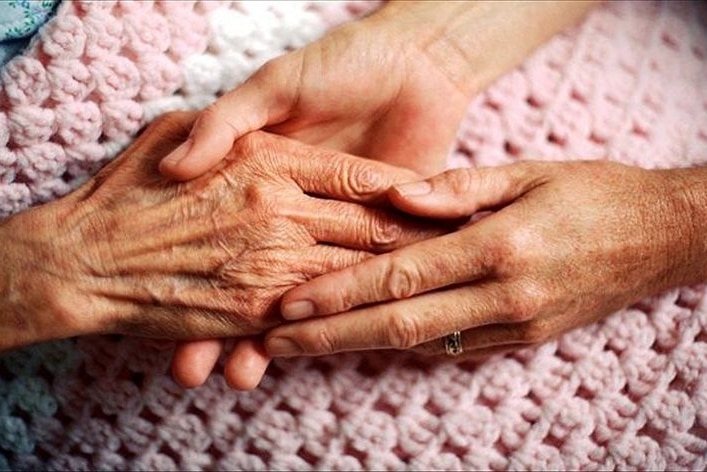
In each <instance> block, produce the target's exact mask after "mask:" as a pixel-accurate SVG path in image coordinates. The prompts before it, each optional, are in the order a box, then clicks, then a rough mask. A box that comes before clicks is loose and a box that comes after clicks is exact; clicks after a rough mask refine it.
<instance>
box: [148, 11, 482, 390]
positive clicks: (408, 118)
mask: <svg viewBox="0 0 707 472" xmlns="http://www.w3.org/2000/svg"><path fill="white" fill-rule="evenodd" d="M374 16H375V15H374ZM430 31H431V29H430V28H429V27H428V25H427V26H423V27H414V26H412V25H409V24H403V25H402V27H392V25H391V22H390V21H383V20H381V19H379V18H374V17H371V18H367V19H364V20H362V21H358V22H354V23H350V24H348V25H345V26H343V27H341V28H339V29H337V30H335V31H333V32H332V33H330V34H328V35H327V36H325V37H324V38H322V39H321V40H319V41H317V42H315V43H312V44H310V45H308V46H306V47H305V48H303V49H300V50H297V51H293V52H291V53H289V54H286V55H284V56H281V57H279V58H276V59H274V60H272V61H270V62H268V63H267V64H265V65H264V66H263V67H262V68H261V69H260V70H258V71H257V72H256V73H255V74H254V75H253V76H252V77H251V78H249V79H248V81H246V82H245V83H244V84H243V85H241V86H240V87H238V88H236V89H235V90H233V91H231V92H230V93H227V94H226V95H224V96H223V97H221V98H220V99H219V100H217V101H216V102H215V103H214V104H212V105H211V106H210V107H208V108H207V109H206V110H204V111H203V112H201V114H200V116H199V118H198V120H197V122H196V124H195V126H194V128H193V129H192V132H191V134H190V136H189V139H188V140H187V141H186V142H185V143H183V144H182V145H181V146H180V147H179V148H177V149H176V150H175V151H174V152H173V153H172V154H171V155H169V156H167V157H166V158H165V159H164V160H163V161H162V162H161V164H160V170H161V171H162V172H163V173H164V174H165V175H168V176H170V177H172V178H176V179H179V180H186V179H189V178H193V177H195V176H197V175H200V174H201V173H202V172H205V171H206V170H207V169H209V168H210V167H212V166H213V165H215V164H217V163H218V162H219V161H220V160H221V159H222V158H223V156H224V155H226V153H227V151H228V150H229V149H230V148H231V146H232V145H233V143H234V141H235V140H237V139H238V138H239V137H241V136H243V135H244V134H246V133H248V132H249V131H251V130H256V129H261V128H265V129H267V130H268V131H271V132H274V133H277V134H281V135H284V136H288V137H291V138H295V139H297V140H299V141H302V142H305V143H309V144H314V145H321V146H323V147H326V148H330V149H335V150H339V151H343V152H347V153H351V154H356V155H359V156H363V157H368V158H371V159H375V160H378V161H382V162H386V163H390V164H394V165H399V166H403V167H407V168H410V169H413V170H415V171H417V172H419V173H421V174H423V175H432V174H434V173H437V172H440V171H441V170H443V168H444V165H445V162H446V156H447V153H448V151H449V148H450V146H451V143H452V140H453V138H454V135H455V132H456V129H457V126H458V123H459V121H460V120H461V117H462V116H463V113H464V110H465V109H466V106H467V104H468V101H469V97H470V93H469V92H468V91H466V90H464V89H463V86H462V85H460V83H458V82H456V81H455V80H454V79H453V78H450V76H449V75H448V74H449V71H448V70H446V69H445V68H444V67H443V64H442V63H440V62H438V61H437V60H436V59H435V58H434V56H433V55H430V54H428V53H427V52H426V51H425V50H424V46H425V44H426V43H429V42H430V41H432V39H431V38H429V37H428V36H427V33H429V32H430ZM221 345H222V343H221V341H216V340H214V341H203V342H189V343H185V344H183V345H180V346H179V348H178V349H177V352H176V353H175V359H174V361H173V372H174V374H175V377H176V378H177V380H178V381H179V382H180V383H181V384H182V385H185V386H196V385H199V384H201V383H202V382H203V381H204V380H205V379H206V377H207V376H208V374H209V373H210V372H211V369H212V368H213V365H214V364H215V362H216V360H217V358H218V356H219V353H220V352H221ZM255 352H260V353H261V354H259V355H254V356H251V355H250V354H249V353H255ZM264 359H265V358H264V357H263V356H262V349H260V348H259V344H258V343H257V342H253V341H248V340H243V341H240V342H239V343H238V344H237V345H236V347H235V351H234V353H233V354H232V355H231V361H230V362H229V363H228V364H227V368H226V377H227V379H228V380H229V383H230V384H231V385H234V386H237V385H245V386H250V385H252V382H245V383H243V382H242V381H241V380H239V379H241V378H246V377H249V376H250V375H249V374H248V372H249V371H250V370H253V371H255V372H260V371H262V370H263V369H264V365H263V362H264ZM236 365H239V366H240V367H238V368H236ZM238 370H240V372H241V373H242V375H241V376H240V377H239V378H236V377H234V375H235V373H236V372H237V371H238ZM232 374H233V375H232Z"/></svg>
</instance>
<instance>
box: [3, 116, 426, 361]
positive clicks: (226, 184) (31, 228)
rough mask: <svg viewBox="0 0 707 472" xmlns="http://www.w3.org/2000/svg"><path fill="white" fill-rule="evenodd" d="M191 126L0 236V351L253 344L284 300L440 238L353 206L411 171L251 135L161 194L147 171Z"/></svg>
mask: <svg viewBox="0 0 707 472" xmlns="http://www.w3.org/2000/svg"><path fill="white" fill-rule="evenodd" d="M193 121H194V115H192V114H184V113H183V114H172V115H169V116H167V117H165V118H163V119H160V120H158V122H157V123H156V124H154V125H153V126H151V127H150V128H149V129H148V130H147V131H145V132H144V133H143V135H142V136H141V137H140V138H139V139H138V140H137V141H136V143H135V144H134V145H133V146H132V147H131V148H130V149H129V150H127V151H126V152H125V153H124V154H123V155H122V156H121V157H120V158H118V159H117V160H116V161H114V162H113V163H111V164H110V165H109V166H107V167H106V168H105V169H104V170H102V171H101V172H100V173H99V174H98V175H97V176H96V177H95V178H93V179H91V180H90V181H89V182H88V183H86V184H85V185H84V186H83V187H81V188H80V189H79V190H77V191H76V192H74V193H73V194H71V195H69V196H67V197H65V198H63V199H61V200H58V201H56V202H54V203H51V204H48V205H45V206H41V207H37V208H34V209H32V210H30V211H28V212H26V213H23V214H20V215H17V216H16V217H13V218H11V219H9V220H8V221H6V222H4V223H3V224H2V225H0V232H1V234H2V240H3V243H4V245H6V247H8V246H9V247H10V248H12V250H6V251H3V259H4V269H3V271H1V272H2V273H0V282H2V283H0V288H2V291H3V293H2V297H0V301H2V303H3V306H2V307H1V308H2V310H0V311H2V316H3V317H4V318H3V320H8V321H7V322H3V323H2V330H7V329H9V328H12V326H11V325H14V324H15V323H16V324H17V326H16V327H18V328H21V329H18V330H15V332H16V333H19V334H13V335H12V336H13V338H12V339H9V334H8V336H4V335H3V345H4V346H5V347H13V346H16V345H20V344H22V343H23V342H24V341H30V342H31V341H39V340H44V339H51V338H56V337H65V336H75V335H81V334H89V333H123V334H131V335H141V336H152V337H165V338H198V337H202V338H203V337H215V336H219V337H220V336H241V335H246V334H254V333H259V332H261V331H262V330H264V329H265V328H268V327H272V326H274V325H275V324H277V323H279V322H280V320H281V318H280V317H279V310H278V307H277V306H276V304H277V300H278V299H279V297H280V296H281V294H282V293H283V292H284V291H285V290H287V289H288V288H291V287H293V286H295V285H296V284H300V283H303V282H305V281H306V280H308V279H310V278H311V277H313V276H316V275H320V274H323V273H326V272H329V271H331V270H334V269H341V268H343V267H346V266H348V265H350V264H352V263H355V262H359V261H361V260H363V259H365V258H366V257H370V254H371V252H379V251H384V250H389V249H392V248H394V247H399V246H401V245H404V244H408V243H410V242H411V241H414V240H418V239H421V238H425V237H429V236H431V235H433V234H439V232H438V230H426V229H425V228H424V227H422V226H420V225H419V224H417V223H413V222H412V220H410V219H406V218H405V217H403V216H394V215H392V214H389V213H387V212H385V211H383V210H377V209H371V208H367V207H364V206H362V205H360V204H357V203H353V202H361V203H363V202H373V201H376V200H379V199H380V196H381V194H383V193H384V192H385V190H386V189H387V188H389V187H390V185H392V184H393V183H394V182H396V181H401V180H405V179H409V178H410V175H411V174H412V173H411V172H409V171H404V170H400V169H395V168H392V167H390V166H386V165H384V164H380V163H375V162H371V161H366V160H363V159H359V158H355V157H351V156H347V155H345V154H341V153H336V152H331V151H325V152H322V151H320V150H317V149H315V148H312V147H310V146H306V145H303V144H299V143H296V142H294V141H291V140H288V139H286V138H282V137H277V136H273V135H269V134H267V133H263V132H256V133H251V134H249V135H248V136H246V137H244V138H242V139H241V140H239V141H238V143H237V144H236V145H235V146H234V147H233V148H232V150H231V151H230V152H229V153H228V155H227V156H226V159H225V161H224V162H223V163H222V164H221V165H220V166H219V167H217V168H216V169H215V170H213V171H212V172H210V173H209V174H206V175H204V176H202V177H200V178H198V179H195V180H193V181H190V182H187V183H181V184H180V183H174V182H171V181H168V180H167V179H165V178H164V177H162V176H161V175H160V174H159V172H158V171H157V159H158V158H159V157H160V156H162V155H164V153H165V152H169V150H171V149H173V148H174V146H176V145H177V143H178V142H179V141H181V140H182V139H183V138H184V136H185V135H186V133H187V132H188V129H189V127H190V126H191V124H192V123H193ZM314 195H317V196H314ZM5 253H7V254H5ZM3 332H4V331H3ZM23 336H24V337H23ZM1 347H2V346H0V348H1Z"/></svg>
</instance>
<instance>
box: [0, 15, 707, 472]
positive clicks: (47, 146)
mask: <svg viewBox="0 0 707 472" xmlns="http://www.w3.org/2000/svg"><path fill="white" fill-rule="evenodd" d="M367 9H370V6H367V5H363V6H362V5H360V4H357V3H349V4H314V5H308V4H307V3H299V2H298V3H285V4H270V3H262V2H256V3H252V4H245V3H243V4H231V2H221V3H218V4H216V3H214V2H208V3H196V4H195V3H193V2H165V3H152V2H140V3H127V2H126V3H115V2H95V3H93V2H79V3H70V2H64V3H63V4H62V5H61V6H60V8H59V11H58V13H57V16H56V17H55V18H53V19H52V20H51V21H50V22H49V23H48V24H47V25H45V27H44V28H43V29H42V30H41V33H40V35H39V36H38V37H37V38H36V39H35V40H34V42H33V43H32V44H31V45H30V48H29V49H28V50H27V51H26V52H25V53H23V55H21V56H18V57H16V58H15V59H13V60H12V61H11V62H10V63H9V64H8V66H7V67H6V68H5V69H4V70H3V71H2V81H3V89H2V93H1V94H0V95H1V98H0V211H1V212H2V214H3V215H9V214H12V213H15V212H18V211H21V210H23V209H25V208H27V207H28V206H30V205H32V204H35V203H41V202H45V201H49V200H52V199H55V198H57V197H59V196H61V195H63V194H65V193H67V192H69V191H70V190H71V189H72V188H74V187H75V186H76V185H78V184H79V183H80V182H81V181H83V180H84V179H86V178H87V177H88V176H89V175H91V174H92V173H94V172H95V171H96V170H97V169H98V168H99V167H100V166H101V165H103V164H104V163H105V162H106V161H107V160H109V159H111V158H112V157H114V156H115V155H116V153H117V152H118V151H119V150H120V149H121V148H122V147H124V146H125V145H126V144H127V143H129V141H130V139H131V137H132V136H133V135H134V134H135V133H136V131H137V130H138V129H139V128H140V127H141V126H142V125H143V124H144V123H146V122H148V121H149V120H150V119H152V118H153V117H155V116H156V115H157V114H159V113H162V112H164V111H167V110H174V109H182V108H198V107H202V106H204V105H206V104H207V103H209V102H211V101H212V100H213V99H214V97H215V96H216V94H218V93H220V92H222V91H224V90H227V89H229V88H231V87H233V86H234V85H236V84H237V83H239V82H241V81H242V80H243V79H245V78H246V77H247V76H248V74H250V73H251V72H252V71H254V70H255V69H256V68H257V67H258V66H259V65H261V64H262V63H263V62H264V61H265V60H267V59H268V58H270V57H273V56H275V55H277V54H280V53H282V52H284V51H286V50H288V49H291V48H294V47H299V46H301V45H303V44H305V43H306V42H307V41H310V40H312V39H313V38H315V37H317V36H318V35H321V34H322V33H323V32H324V31H325V30H326V28H327V27H329V26H330V25H331V24H333V23H336V22H338V21H343V20H346V19H349V18H351V17H353V16H356V15H360V14H363V13H364V12H365V11H366V10H367ZM696 9H697V6H696V4H687V3H673V2H666V3H645V2H622V3H612V4H608V5H605V6H603V7H602V8H600V9H598V10H597V11H595V12H593V13H592V14H591V15H590V16H589V17H588V19H587V20H586V21H584V22H583V23H582V24H581V25H580V26H578V27H577V28H575V29H573V30H571V31H569V32H567V33H565V34H562V35H560V36H558V37H556V38H554V39H553V40H552V41H551V42H549V43H548V44H547V45H546V46H544V47H543V48H542V49H541V50H539V51H538V52H537V53H536V54H534V55H533V56H532V57H531V58H529V59H528V60H527V61H526V62H525V63H524V64H523V65H522V66H521V67H519V68H517V69H516V70H515V71H513V72H511V73H509V74H507V75H506V76H504V77H502V78H501V79H500V80H498V81H497V82H496V83H495V84H494V85H493V86H492V87H491V88H490V89H489V90H488V91H486V92H485V93H483V94H481V95H480V96H478V97H477V98H476V99H475V100H474V101H473V102H472V103H471V104H470V107H469V110H468V114H467V116H466V118H465V121H464V122H463V124H462V126H461V128H460V130H459V134H458V139H457V147H456V151H455V152H454V153H453V155H452V156H451V163H452V165H455V166H458V165H470V164H471V165H479V166H493V165H500V164H505V163H509V162H514V161H517V160H519V159H525V158H542V159H549V160H567V159H574V158H596V159H612V160H616V161H620V162H624V163H627V164H632V165H639V166H643V167H676V166H692V165H702V164H704V163H706V162H707V87H705V78H707V25H706V22H705V17H704V16H703V15H701V14H700V13H699V12H698V11H697V10H696ZM706 295H707V289H706V288H705V287H693V288H681V289H675V290H671V291H669V292H667V293H664V294H661V295H659V296H655V297H652V298H649V299H646V300H644V301H642V302H641V303H639V304H637V305H635V306H633V307H631V308H628V309H625V310H622V311H620V312H618V313H616V314H614V315H612V316H610V317H608V318H607V319H606V320H604V321H602V322H599V323H596V324H594V325H591V326H589V327H586V328H582V329H578V330H575V331H572V332H570V333H568V334H566V335H564V336H562V337H561V338H560V339H558V340H556V341H553V342H548V343H546V344H544V345H542V346H540V347H537V348H534V349H526V350H523V351H520V352H517V353H514V354H510V355H506V356H500V357H495V358H492V359H490V360H488V361H486V362H483V363H471V362H462V363H460V364H451V363H438V364H428V363H425V362H422V361H421V360H420V358H417V357H413V356H411V355H408V354H405V353H392V354H391V353H384V354H383V353H367V354H346V355H337V356H329V357H323V358H318V359H293V360H278V361H275V362H274V364H273V366H272V367H271V368H270V369H269V371H268V373H267V375H266V376H265V378H264V380H263V382H262V384H261V386H260V387H259V388H258V389H257V390H256V391H254V392H250V393H239V392H233V391H230V390H229V389H228V388H227V386H226V384H225V382H224V380H223V377H222V376H221V375H220V374H216V375H213V376H212V377H211V378H210V379H209V380H208V381H207V383H206V385H204V386H203V387H201V388H198V389H195V390H189V391H185V390H183V389H181V388H180V387H178V386H177V385H176V384H175V383H174V382H173V381H172V380H171V379H170V377H169V376H168V374H167V373H166V372H167V369H168V366H169V361H170V357H171V354H172V348H173V345H172V343H167V342H154V341H146V340H139V339H134V338H123V337H92V338H89V337H87V338H81V339H79V340H77V341H61V342H55V343H44V344H41V345H38V346H34V347H31V348H28V349H24V350H20V351H15V352H12V353H9V354H6V355H3V356H0V469H3V468H13V469H63V470H81V469H84V470H85V469H92V470H95V469H213V468H226V469H246V470H264V469H287V470H290V469H297V470H299V469H302V470H308V469H316V470H321V469H345V470H357V469H452V470H453V469H494V470H495V469H528V468H532V469H614V468H617V469H665V468H670V469H701V470H702V469H705V468H706V467H707V296H706Z"/></svg>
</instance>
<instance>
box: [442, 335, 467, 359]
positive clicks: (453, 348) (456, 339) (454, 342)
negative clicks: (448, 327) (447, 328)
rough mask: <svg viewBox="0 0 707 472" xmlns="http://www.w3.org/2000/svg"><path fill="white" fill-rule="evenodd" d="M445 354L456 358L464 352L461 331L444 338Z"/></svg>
mask: <svg viewBox="0 0 707 472" xmlns="http://www.w3.org/2000/svg"><path fill="white" fill-rule="evenodd" d="M444 352H446V353H447V355H448V356H451V357H456V356H458V355H460V354H461V353H462V352H464V346H462V333H461V332H460V331H454V332H453V333H452V334H448V335H447V336H445V337H444Z"/></svg>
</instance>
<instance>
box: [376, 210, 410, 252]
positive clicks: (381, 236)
mask: <svg viewBox="0 0 707 472" xmlns="http://www.w3.org/2000/svg"><path fill="white" fill-rule="evenodd" d="M402 232H403V230H402V228H401V227H400V225H399V224H397V223H395V222H393V221H391V220H390V219H389V218H386V217H385V216H384V215H383V213H382V212H380V211H376V212H375V214H374V216H373V220H372V222H371V224H370V229H369V238H368V239H369V240H368V242H369V244H370V246H371V248H372V249H378V250H385V249H388V248H390V247H392V246H395V245H396V244H397V243H398V242H399V241H400V238H401V236H402Z"/></svg>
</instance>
